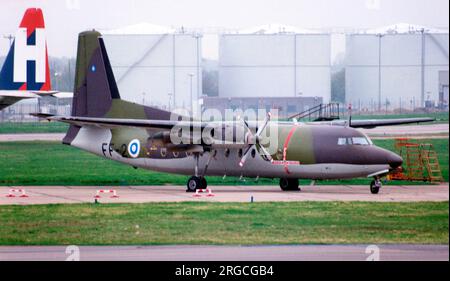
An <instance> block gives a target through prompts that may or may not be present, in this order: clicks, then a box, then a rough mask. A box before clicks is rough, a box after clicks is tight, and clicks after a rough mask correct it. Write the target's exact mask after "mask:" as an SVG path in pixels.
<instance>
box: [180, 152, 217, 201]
mask: <svg viewBox="0 0 450 281" xmlns="http://www.w3.org/2000/svg"><path fill="white" fill-rule="evenodd" d="M214 155H215V153H213V152H212V151H210V152H209V157H208V161H207V162H206V165H205V169H203V172H202V175H199V174H198V160H199V157H200V155H199V153H194V159H195V175H194V176H192V177H190V178H189V180H188V181H187V189H186V192H195V190H197V189H205V188H207V187H208V183H207V182H206V179H205V174H206V171H207V170H208V165H209V162H211V159H212V158H213V157H214Z"/></svg>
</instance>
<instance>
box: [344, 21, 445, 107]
mask: <svg viewBox="0 0 450 281" xmlns="http://www.w3.org/2000/svg"><path fill="white" fill-rule="evenodd" d="M448 71H449V33H448V30H438V29H431V28H426V27H421V26H414V25H408V24H398V25H393V26H389V27H385V28H378V29H374V30H366V31H364V32H358V33H353V34H347V35H346V69H345V89H346V102H347V103H351V104H353V105H354V108H359V109H362V110H385V109H387V108H389V109H390V110H393V109H398V108H405V109H411V110H413V109H415V108H417V107H424V106H427V107H438V106H439V107H441V108H445V107H446V106H448V78H447V80H445V79H444V78H445V77H448ZM445 93H447V94H445Z"/></svg>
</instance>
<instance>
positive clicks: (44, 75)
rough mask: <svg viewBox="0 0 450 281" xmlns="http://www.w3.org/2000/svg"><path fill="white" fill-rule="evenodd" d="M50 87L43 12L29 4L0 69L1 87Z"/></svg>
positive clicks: (23, 88)
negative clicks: (29, 6)
mask: <svg viewBox="0 0 450 281" xmlns="http://www.w3.org/2000/svg"><path fill="white" fill-rule="evenodd" d="M50 89H51V84H50V69H49V65H48V55H47V42H46V37H45V24H44V16H43V15H42V10H41V9H39V8H29V9H27V10H26V11H25V14H24V16H23V18H22V21H21V22H20V25H19V29H18V31H17V33H16V35H15V39H14V42H13V44H12V45H11V48H10V50H9V52H8V55H7V57H6V60H5V63H4V65H3V68H2V70H1V71H0V90H24V91H27V90H28V91H50Z"/></svg>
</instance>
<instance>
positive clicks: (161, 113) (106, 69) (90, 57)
mask: <svg viewBox="0 0 450 281" xmlns="http://www.w3.org/2000/svg"><path fill="white" fill-rule="evenodd" d="M73 92H74V96H73V101H72V116H79V117H107V118H127V119H156V120H170V117H171V113H170V112H168V111H165V110H161V109H157V108H152V107H148V106H144V105H140V104H135V103H131V102H128V101H124V100H122V99H121V98H120V95H119V90H118V88H117V84H116V80H115V79H114V73H113V71H112V68H111V64H110V62H109V58H108V54H107V53H106V48H105V44H104V42H103V38H102V37H101V34H100V33H99V32H97V31H85V32H82V33H80V34H79V35H78V51H77V63H76V69H75V85H74V90H73ZM79 130H80V127H79V126H76V125H70V127H69V130H68V131H67V134H66V136H65V137H64V139H63V143H64V144H69V145H70V144H71V143H72V141H73V140H74V138H75V137H76V135H77V134H78V132H79Z"/></svg>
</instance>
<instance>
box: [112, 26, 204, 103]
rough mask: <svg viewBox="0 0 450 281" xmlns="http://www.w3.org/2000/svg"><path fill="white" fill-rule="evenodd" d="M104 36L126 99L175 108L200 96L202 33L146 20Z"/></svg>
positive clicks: (123, 96) (117, 79) (120, 87)
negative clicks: (188, 31)
mask: <svg viewBox="0 0 450 281" xmlns="http://www.w3.org/2000/svg"><path fill="white" fill-rule="evenodd" d="M103 38H104V40H105V46H106V48H107V51H108V56H109V59H110V61H111V66H112V68H113V72H114V76H115V78H116V81H117V85H118V87H119V91H120V94H121V97H122V98H123V99H126V100H129V101H133V102H137V103H141V104H142V103H145V104H146V105H152V106H157V107H160V108H164V109H173V108H176V107H185V108H190V107H191V103H192V101H193V100H197V97H200V96H201V92H202V89H201V87H202V71H201V57H202V54H201V35H198V34H193V33H182V32H177V31H176V30H173V29H170V28H164V27H159V26H154V25H151V24H145V23H144V24H138V25H135V26H130V27H125V28H120V29H116V30H109V31H105V32H103ZM191 96H192V97H191Z"/></svg>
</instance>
